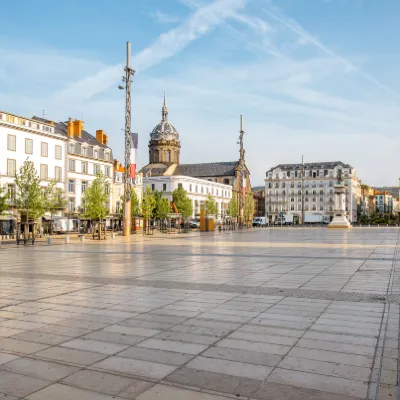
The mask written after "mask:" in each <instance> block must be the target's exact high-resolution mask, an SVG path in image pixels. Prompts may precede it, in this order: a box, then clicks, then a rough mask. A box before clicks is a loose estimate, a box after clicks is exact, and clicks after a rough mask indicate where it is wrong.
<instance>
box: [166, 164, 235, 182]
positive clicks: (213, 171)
mask: <svg viewBox="0 0 400 400" xmlns="http://www.w3.org/2000/svg"><path fill="white" fill-rule="evenodd" d="M238 164H239V162H238V161H227V162H214V163H201V164H179V165H178V166H177V167H176V169H175V171H174V175H185V176H192V177H194V178H206V177H216V176H233V175H235V168H236V167H237V166H238Z"/></svg>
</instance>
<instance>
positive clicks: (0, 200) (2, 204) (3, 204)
mask: <svg viewBox="0 0 400 400" xmlns="http://www.w3.org/2000/svg"><path fill="white" fill-rule="evenodd" d="M3 192H5V189H4V188H2V187H0V214H3V212H4V211H6V210H7V209H8V204H7V199H8V194H7V193H5V194H3Z"/></svg>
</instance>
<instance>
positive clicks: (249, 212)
mask: <svg viewBox="0 0 400 400" xmlns="http://www.w3.org/2000/svg"><path fill="white" fill-rule="evenodd" d="M253 216H254V198H253V194H252V193H249V194H247V195H246V197H245V198H244V207H243V217H244V220H245V221H246V222H250V221H252V219H253Z"/></svg>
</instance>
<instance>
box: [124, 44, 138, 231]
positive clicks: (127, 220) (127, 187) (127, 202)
mask: <svg viewBox="0 0 400 400" xmlns="http://www.w3.org/2000/svg"><path fill="white" fill-rule="evenodd" d="M134 73H135V71H134V70H133V69H132V68H131V43H130V42H127V43H126V66H125V77H124V81H125V93H126V96H125V171H124V231H123V234H124V236H129V235H130V234H131V190H132V187H131V186H132V184H131V109H132V107H131V76H132V75H133V74H134Z"/></svg>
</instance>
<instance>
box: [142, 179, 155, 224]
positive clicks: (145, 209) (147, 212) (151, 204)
mask: <svg viewBox="0 0 400 400" xmlns="http://www.w3.org/2000/svg"><path fill="white" fill-rule="evenodd" d="M155 206H156V199H155V198H154V196H153V193H152V191H151V188H150V186H147V187H146V192H145V194H144V196H143V202H142V215H143V217H144V218H146V220H148V219H150V218H151V217H152V215H153V210H154V208H155Z"/></svg>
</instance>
